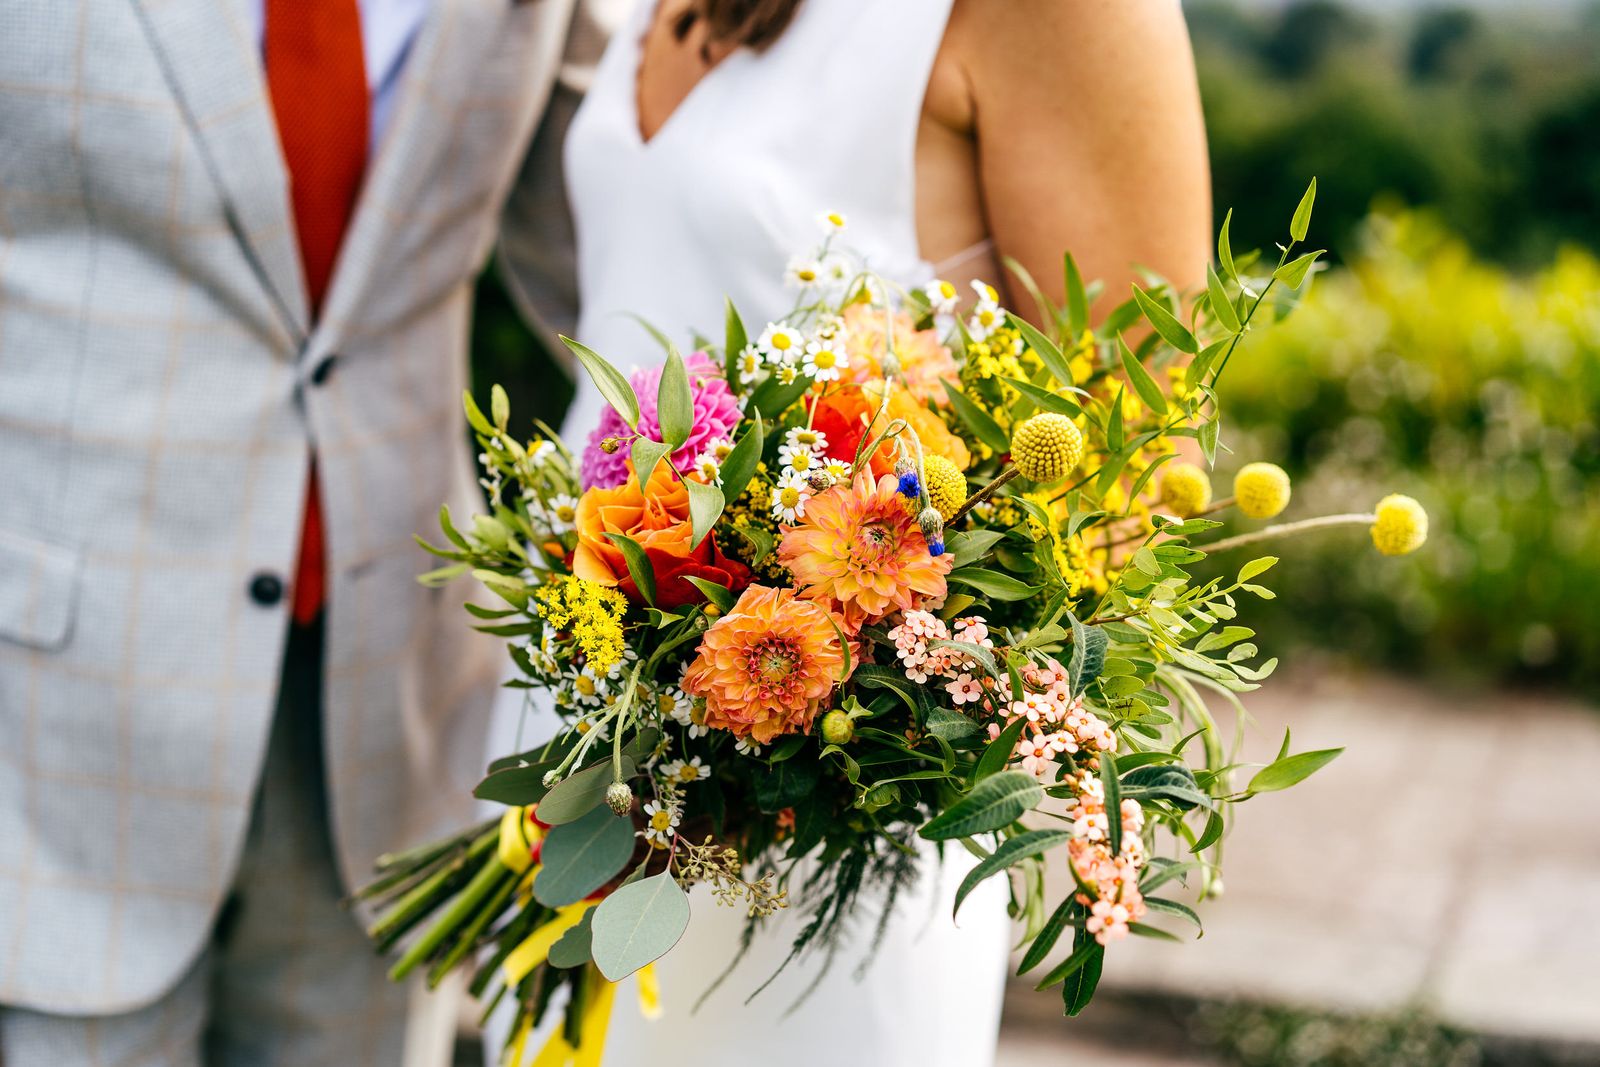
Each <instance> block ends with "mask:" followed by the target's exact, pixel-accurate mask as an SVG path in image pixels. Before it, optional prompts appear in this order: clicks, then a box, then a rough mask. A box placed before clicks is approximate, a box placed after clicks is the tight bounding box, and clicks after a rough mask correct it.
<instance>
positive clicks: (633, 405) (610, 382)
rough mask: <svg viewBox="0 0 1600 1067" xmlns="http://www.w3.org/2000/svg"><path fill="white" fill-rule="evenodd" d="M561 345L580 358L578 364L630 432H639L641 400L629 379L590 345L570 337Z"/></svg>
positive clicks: (564, 338)
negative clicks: (634, 392) (635, 393)
mask: <svg viewBox="0 0 1600 1067" xmlns="http://www.w3.org/2000/svg"><path fill="white" fill-rule="evenodd" d="M561 343H562V344H564V345H566V346H567V347H568V348H569V349H571V350H572V354H573V355H575V356H577V357H578V362H579V363H581V364H583V369H584V370H586V371H588V372H589V380H590V381H592V382H594V387H595V388H596V389H598V390H600V395H601V396H603V397H605V399H606V403H608V404H610V405H611V407H612V409H613V410H615V411H616V413H617V414H618V415H621V416H622V421H623V422H625V423H627V424H628V428H629V429H630V430H637V429H638V428H639V398H638V397H637V396H635V395H634V394H633V386H631V385H629V384H628V379H627V378H624V377H623V376H622V372H621V371H619V370H617V368H615V367H613V366H612V365H611V364H610V363H607V362H606V361H605V358H604V357H602V356H601V355H600V354H599V353H598V352H596V351H595V350H594V349H592V348H590V347H589V346H588V345H585V344H582V343H581V342H578V341H574V340H573V339H572V338H570V337H562V338H561Z"/></svg>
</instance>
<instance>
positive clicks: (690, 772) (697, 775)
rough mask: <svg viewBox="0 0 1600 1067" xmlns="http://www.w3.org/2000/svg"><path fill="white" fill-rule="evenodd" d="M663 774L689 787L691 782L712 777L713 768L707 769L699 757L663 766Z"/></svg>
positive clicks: (679, 760) (678, 760)
mask: <svg viewBox="0 0 1600 1067" xmlns="http://www.w3.org/2000/svg"><path fill="white" fill-rule="evenodd" d="M661 773H662V774H664V775H666V776H667V777H668V778H671V779H673V780H674V781H676V782H680V783H683V784H685V785H687V784H688V783H689V782H698V781H699V780H700V779H702V778H710V777H711V768H710V767H707V766H706V765H705V763H704V761H702V760H701V759H700V757H699V756H694V757H692V758H691V759H689V760H681V759H675V760H673V761H672V762H671V763H667V764H663V765H662V767H661Z"/></svg>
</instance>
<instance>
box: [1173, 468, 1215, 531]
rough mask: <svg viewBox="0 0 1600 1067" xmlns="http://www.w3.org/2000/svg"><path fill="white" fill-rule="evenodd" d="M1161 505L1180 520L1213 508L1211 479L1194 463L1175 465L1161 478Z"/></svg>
mask: <svg viewBox="0 0 1600 1067" xmlns="http://www.w3.org/2000/svg"><path fill="white" fill-rule="evenodd" d="M1161 505H1162V507H1164V508H1166V509H1167V510H1168V511H1170V512H1172V513H1173V514H1174V515H1176V516H1178V518H1180V519H1187V518H1192V517H1193V516H1195V515H1198V514H1200V513H1201V512H1202V511H1204V510H1205V509H1206V508H1208V507H1210V506H1211V479H1210V477H1208V476H1207V474H1206V472H1205V471H1204V470H1202V469H1201V468H1199V467H1196V466H1195V465H1194V464H1193V463H1174V464H1172V465H1171V466H1169V467H1168V468H1167V469H1166V472H1165V473H1164V474H1163V475H1162V477H1161Z"/></svg>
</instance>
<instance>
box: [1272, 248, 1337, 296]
mask: <svg viewBox="0 0 1600 1067" xmlns="http://www.w3.org/2000/svg"><path fill="white" fill-rule="evenodd" d="M1324 251H1325V250H1324V249H1320V248H1319V249H1318V250H1317V251H1315V252H1307V253H1306V254H1305V255H1303V256H1300V257H1298V258H1296V259H1291V260H1290V261H1289V262H1287V263H1285V264H1284V265H1283V266H1281V267H1279V268H1278V269H1277V270H1275V271H1273V272H1272V276H1273V277H1274V278H1276V279H1278V280H1279V281H1280V282H1282V283H1283V284H1284V285H1287V286H1288V287H1289V288H1291V289H1298V288H1300V286H1301V285H1302V284H1303V283H1304V282H1305V280H1306V273H1307V272H1308V271H1310V270H1311V264H1313V263H1315V262H1316V261H1317V260H1318V258H1320V257H1321V255H1322V253H1323V252H1324Z"/></svg>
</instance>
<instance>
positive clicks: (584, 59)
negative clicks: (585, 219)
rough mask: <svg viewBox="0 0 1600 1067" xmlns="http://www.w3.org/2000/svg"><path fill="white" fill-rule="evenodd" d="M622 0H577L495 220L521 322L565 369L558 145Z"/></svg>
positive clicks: (566, 277)
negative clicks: (555, 69)
mask: <svg viewBox="0 0 1600 1067" xmlns="http://www.w3.org/2000/svg"><path fill="white" fill-rule="evenodd" d="M629 4H630V0H579V3H578V5H577V7H576V9H575V10H574V12H573V16H572V21H571V24H570V29H569V31H568V34H567V41H566V47H565V50H564V53H563V56H562V61H561V69H560V72H559V73H558V75H557V78H556V84H555V86H554V88H553V90H552V91H551V94H550V103H549V105H548V107H547V108H546V110H545V113H544V116H543V118H542V119H541V120H540V123H539V126H538V128H537V129H536V130H535V132H534V136H533V140H532V141H531V143H530V144H529V146H528V154H527V156H526V157H524V159H523V161H522V167H521V169H520V171H519V172H518V174H517V177H516V180H515V182H513V184H512V187H511V192H510V195H509V197H508V199H507V201H506V207H505V214H504V217H503V218H502V220H501V230H500V245H499V255H498V265H499V268H500V274H501V277H502V278H503V279H504V281H505V285H506V289H507V290H508V291H509V292H510V294H511V298H512V300H513V302H514V303H515V304H516V306H517V310H518V311H519V312H520V313H521V314H522V317H523V318H524V320H526V321H527V323H528V325H529V326H530V327H531V328H532V329H533V330H534V331H535V332H537V333H538V334H539V335H540V338H541V339H542V340H544V341H545V342H547V346H548V347H549V350H550V351H551V352H552V353H554V354H555V355H556V357H557V359H559V360H561V361H562V363H563V366H564V367H565V369H566V370H567V371H568V373H569V374H570V373H571V371H572V369H573V368H572V364H571V361H570V356H569V355H568V353H567V350H566V346H564V345H562V344H560V343H559V342H557V341H556V335H557V334H563V333H564V334H567V335H569V336H570V335H571V334H572V333H573V331H574V329H575V328H576V326H577V319H578V278H577V261H576V255H575V248H574V245H575V242H574V234H573V224H572V213H571V209H570V205H569V203H568V200H567V188H566V182H565V181H564V180H563V176H562V148H563V145H564V143H565V141H566V136H567V128H568V126H569V125H570V124H571V122H572V117H573V115H574V114H575V113H576V112H577V110H578V105H579V104H580V103H582V101H583V94H584V93H585V92H586V91H587V90H588V88H589V83H590V82H591V81H592V80H593V78H594V71H595V66H596V65H597V64H598V63H599V61H600V55H601V53H602V52H604V50H605V45H606V41H607V40H609V39H610V36H611V34H612V33H613V32H614V31H615V30H616V29H617V27H618V26H619V25H620V24H621V23H622V21H623V20H624V19H625V18H626V16H627V10H628V7H629Z"/></svg>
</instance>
